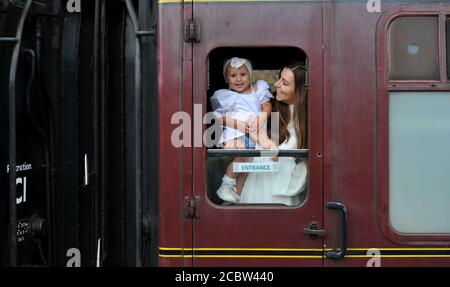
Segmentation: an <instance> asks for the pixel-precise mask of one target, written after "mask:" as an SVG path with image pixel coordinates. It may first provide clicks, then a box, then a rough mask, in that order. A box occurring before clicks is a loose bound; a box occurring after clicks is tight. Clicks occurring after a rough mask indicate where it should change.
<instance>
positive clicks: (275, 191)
mask: <svg viewBox="0 0 450 287" xmlns="http://www.w3.org/2000/svg"><path fill="white" fill-rule="evenodd" d="M227 168H230V169H231V170H232V171H233V173H234V174H235V178H236V179H235V182H233V183H228V182H227V180H226V179H224V178H225V175H226V173H227ZM206 170H207V193H208V197H209V199H210V200H211V201H212V202H214V203H216V204H221V205H230V204H274V205H285V206H298V205H300V204H301V203H302V202H304V201H305V199H306V195H307V179H308V165H307V160H306V159H304V158H303V159H301V160H297V162H296V159H295V158H293V157H279V158H278V159H277V160H275V161H273V160H272V158H270V157H253V158H242V157H240V158H233V157H208V158H207V160H206ZM230 186H233V188H230Z"/></svg>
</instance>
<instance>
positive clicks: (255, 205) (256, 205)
mask: <svg viewBox="0 0 450 287" xmlns="http://www.w3.org/2000/svg"><path fill="white" fill-rule="evenodd" d="M218 49H221V50H227V49H230V50H232V49H243V50H257V49H271V50H277V49H292V50H296V51H297V52H296V53H298V54H300V53H303V55H304V59H305V65H306V66H307V71H306V79H305V80H306V87H307V88H309V87H310V86H311V83H310V79H311V78H310V73H311V67H310V63H309V59H310V56H309V54H308V53H307V51H306V50H304V49H303V48H300V47H297V46H273V47H272V46H269V47H268V46H260V47H259V46H232V47H227V46H218V47H214V48H212V49H210V51H209V52H208V54H207V56H206V59H205V62H206V67H207V69H206V73H205V77H206V83H207V85H206V88H207V90H208V89H211V83H210V78H211V76H210V73H211V69H210V68H209V67H210V65H211V63H210V57H211V54H212V52H214V51H216V50H218ZM252 64H253V65H254V63H252ZM280 64H283V62H282V61H280ZM255 67H257V68H256V69H255ZM253 70H254V71H258V70H271V69H265V68H263V69H259V68H258V65H254V66H253ZM274 70H275V69H274ZM213 90H215V89H213ZM210 100H211V98H210V97H208V96H206V98H205V99H204V104H205V105H206V106H208V104H209V101H210ZM306 108H307V110H308V118H307V125H308V128H307V131H308V133H310V131H311V102H310V101H308V102H307V107H306ZM207 112H212V110H211V111H208V110H207ZM203 132H205V130H203ZM310 142H311V138H310V134H308V147H307V148H306V149H292V150H287V152H306V155H305V156H296V157H295V158H303V159H305V160H306V161H307V166H308V175H307V184H306V187H305V191H304V192H306V195H305V197H304V198H303V200H302V201H301V202H300V204H298V205H293V206H289V205H284V204H278V203H243V204H242V203H238V204H232V205H229V206H227V205H220V204H217V203H216V202H214V200H213V199H212V198H211V197H210V196H209V192H208V189H207V188H208V179H207V176H208V172H207V170H206V169H207V163H206V161H207V158H208V157H217V156H214V155H209V151H210V150H211V151H214V150H217V149H215V148H204V151H205V152H204V164H205V171H206V177H205V181H206V182H205V187H206V189H205V190H204V191H202V192H204V197H205V198H206V199H207V203H208V204H209V205H211V206H213V207H215V208H220V209H225V210H233V209H248V210H252V209H254V210H257V209H261V208H272V209H280V210H283V209H286V210H289V209H304V206H305V205H308V203H309V200H310V192H311V191H310V182H311V174H310V171H311V165H310V161H311V159H310V157H311V154H310V152H311V149H310V144H311V143H310ZM219 150H220V149H219ZM242 151H243V152H244V153H245V151H248V149H244V150H242ZM250 151H255V150H254V149H250ZM223 157H228V156H223ZM283 157H287V155H283Z"/></svg>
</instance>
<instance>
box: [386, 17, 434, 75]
mask: <svg viewBox="0 0 450 287" xmlns="http://www.w3.org/2000/svg"><path fill="white" fill-rule="evenodd" d="M389 40H390V49H389V51H390V55H389V63H390V65H389V66H390V74H389V79H390V80H439V65H438V18H437V17H401V18H398V19H396V20H394V21H393V22H392V24H391V25H390V28H389Z"/></svg>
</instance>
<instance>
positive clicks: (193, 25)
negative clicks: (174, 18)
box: [184, 18, 200, 43]
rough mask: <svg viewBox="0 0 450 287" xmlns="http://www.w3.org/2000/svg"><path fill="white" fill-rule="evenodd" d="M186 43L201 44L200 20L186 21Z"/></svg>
mask: <svg viewBox="0 0 450 287" xmlns="http://www.w3.org/2000/svg"><path fill="white" fill-rule="evenodd" d="M184 41H185V42H187V43H189V42H195V43H198V42H200V20H199V19H197V18H192V19H188V20H185V21H184Z"/></svg>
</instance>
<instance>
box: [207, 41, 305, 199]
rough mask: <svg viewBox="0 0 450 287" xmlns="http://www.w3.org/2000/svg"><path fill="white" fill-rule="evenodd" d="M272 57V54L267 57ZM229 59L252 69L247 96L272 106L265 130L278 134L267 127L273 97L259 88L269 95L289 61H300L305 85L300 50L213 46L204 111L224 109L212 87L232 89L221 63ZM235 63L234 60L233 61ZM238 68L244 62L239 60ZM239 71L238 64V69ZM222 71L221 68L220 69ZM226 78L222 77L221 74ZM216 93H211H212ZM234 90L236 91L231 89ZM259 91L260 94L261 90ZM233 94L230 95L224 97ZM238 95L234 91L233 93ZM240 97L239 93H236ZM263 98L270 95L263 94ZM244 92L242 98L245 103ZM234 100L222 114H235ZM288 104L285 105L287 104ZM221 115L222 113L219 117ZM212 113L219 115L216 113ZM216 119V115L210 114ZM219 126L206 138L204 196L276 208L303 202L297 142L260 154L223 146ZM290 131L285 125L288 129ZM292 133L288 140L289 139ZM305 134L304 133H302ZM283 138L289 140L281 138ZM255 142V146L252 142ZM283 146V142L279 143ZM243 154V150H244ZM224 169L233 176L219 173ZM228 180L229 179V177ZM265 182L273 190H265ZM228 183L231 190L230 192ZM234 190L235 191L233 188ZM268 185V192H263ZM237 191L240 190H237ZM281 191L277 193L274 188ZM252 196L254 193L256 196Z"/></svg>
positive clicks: (301, 161) (302, 170)
mask: <svg viewBox="0 0 450 287" xmlns="http://www.w3.org/2000/svg"><path fill="white" fill-rule="evenodd" d="M273 55H277V57H273ZM233 57H239V58H241V59H248V60H249V62H250V63H251V67H252V69H253V72H252V77H251V83H252V85H250V87H253V90H252V92H251V93H252V94H253V95H252V97H255V99H258V101H257V105H258V106H261V104H262V103H264V102H265V101H267V102H269V103H270V104H271V105H272V112H273V113H272V116H271V118H269V119H268V121H267V122H268V123H269V124H268V130H269V131H270V130H272V133H273V134H275V133H277V135H276V136H274V137H272V139H273V140H274V141H276V138H277V137H278V133H279V132H278V129H276V127H275V128H274V129H271V127H272V126H271V125H273V126H277V125H278V127H279V125H280V124H279V118H277V114H276V113H275V110H276V108H275V104H276V103H275V102H276V100H275V98H273V97H272V98H271V99H265V98H264V99H263V98H262V95H263V93H262V92H261V91H263V90H264V89H266V91H267V92H270V93H271V94H272V96H274V95H275V88H274V83H275V82H276V81H277V80H278V78H279V75H280V69H281V68H283V67H284V65H286V64H288V63H292V62H297V63H300V64H301V65H300V67H299V69H303V70H304V73H305V83H306V81H307V76H306V75H307V57H306V55H305V53H304V52H303V51H301V50H299V49H296V48H217V49H214V50H212V51H211V52H210V54H209V57H208V63H207V71H206V72H207V79H208V83H207V101H206V102H207V104H208V110H207V111H208V112H214V113H213V114H215V115H216V116H217V111H218V110H221V109H222V108H226V107H225V106H226V105H225V104H226V103H222V102H221V101H222V100H221V99H220V98H219V97H221V96H222V95H221V94H220V93H219V92H217V91H218V90H221V89H225V90H228V91H230V90H231V91H232V92H233V87H232V85H231V84H230V85H229V84H227V82H226V80H225V78H224V69H223V67H224V64H225V63H226V62H227V61H228V60H229V59H231V58H233ZM237 64H238V63H237ZM237 64H236V65H237ZM242 66H245V64H243V65H242ZM238 69H239V68H238ZM225 72H226V71H225ZM227 77H228V76H227ZM216 92H217V93H216ZM234 92H236V91H234ZM267 92H265V93H267ZM233 95H234V96H236V93H234V94H233V93H231V94H230V95H228V94H225V96H226V97H231V96H233ZM238 96H239V95H238ZM241 96H242V94H241ZM265 97H270V95H269V96H267V94H266V96H265ZM250 99H251V98H250V96H249V97H248V98H246V100H245V101H250ZM237 101H240V99H239V100H236V102H233V103H232V104H230V106H229V107H228V108H227V109H225V110H226V111H225V110H224V111H221V113H223V112H225V113H226V117H228V116H229V117H230V118H235V117H234V115H235V114H234V113H236V111H235V110H234V108H233V105H235V106H236V108H237V109H239V105H240V104H238V103H237ZM287 107H288V106H287ZM305 107H306V108H305V113H306V112H307V102H305ZM223 116H224V117H225V115H223ZM217 117H220V115H219V116H217ZM216 119H217V118H216ZM219 126H220V129H219V130H218V131H217V134H215V135H214V136H213V137H212V138H213V139H215V140H216V142H215V145H214V146H213V147H211V148H209V149H208V152H207V160H206V172H207V184H206V186H207V194H208V198H209V199H210V200H211V201H212V202H213V203H215V204H218V205H229V204H230V203H234V205H236V204H239V205H245V204H250V203H251V204H279V205H281V206H297V205H299V204H301V203H302V202H304V201H305V199H306V197H307V177H308V175H307V174H308V172H307V171H308V168H307V166H308V164H307V148H306V147H305V148H302V149H298V147H297V146H292V147H290V148H289V151H288V152H289V153H290V154H286V153H287V152H286V151H281V148H280V152H279V153H278V154H277V155H274V154H266V155H265V154H264V153H265V151H267V150H263V149H262V148H261V147H259V146H258V145H256V143H255V142H254V143H253V144H250V146H248V145H247V146H245V147H244V146H242V147H239V148H238V149H229V148H228V147H224V144H223V142H222V141H223V138H224V136H222V135H223V134H224V133H226V132H228V130H226V131H225V129H227V128H226V127H224V126H225V124H223V125H219ZM307 126H308V117H305V130H306V132H307ZM289 131H290V129H289ZM294 136H295V135H294V134H292V139H294ZM305 136H306V134H305ZM241 137H242V138H245V140H243V141H242V143H243V144H245V142H246V141H248V140H250V142H251V141H252V140H251V137H249V134H246V135H245V134H244V135H243V136H241ZM287 142H289V141H287ZM255 145H256V146H255ZM285 145H286V143H285ZM286 146H287V145H286ZM244 153H245V154H244ZM227 168H228V169H229V170H231V171H233V172H232V173H233V174H234V177H235V178H236V180H233V176H230V177H225V174H226V173H227ZM230 180H231V181H230ZM268 186H272V187H275V186H277V187H278V188H272V189H271V188H268ZM230 187H232V188H231V190H230ZM234 188H236V189H234ZM269 189H271V190H269ZM241 190H242V193H240V191H241ZM279 191H281V192H284V194H283V193H280V194H277V192H279ZM256 194H257V195H256Z"/></svg>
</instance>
